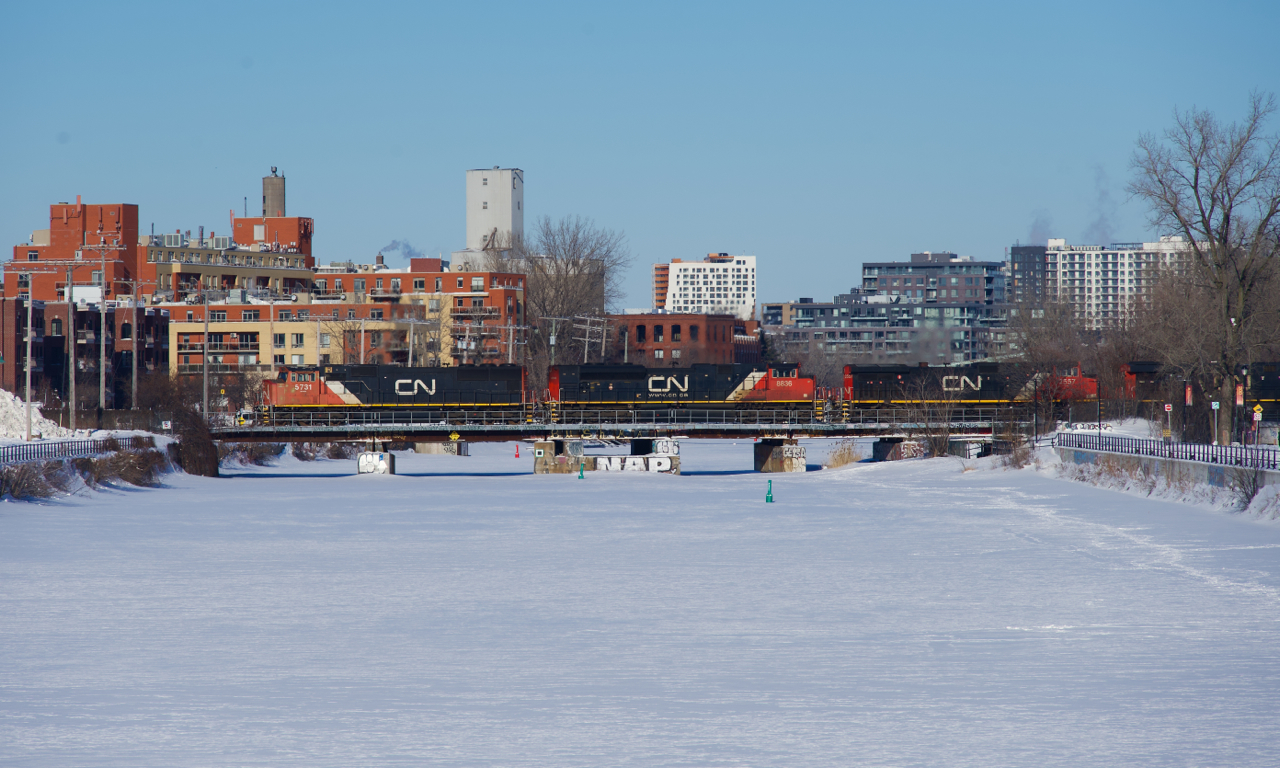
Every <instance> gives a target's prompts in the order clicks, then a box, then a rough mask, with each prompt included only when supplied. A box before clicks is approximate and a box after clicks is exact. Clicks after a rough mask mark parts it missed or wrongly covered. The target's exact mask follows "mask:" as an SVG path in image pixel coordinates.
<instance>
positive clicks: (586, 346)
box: [573, 316, 609, 365]
mask: <svg viewBox="0 0 1280 768" xmlns="http://www.w3.org/2000/svg"><path fill="white" fill-rule="evenodd" d="M573 320H574V323H573V327H574V328H575V329H578V330H581V331H582V335H581V336H575V337H574V339H575V340H577V341H581V342H582V364H583V365H586V363H587V354H588V353H589V352H590V350H591V342H593V341H595V338H596V332H597V330H598V331H599V333H600V362H604V337H605V335H606V334H605V329H606V328H607V327H608V323H609V321H608V320H606V319H605V318H603V317H585V316H578V317H575V318H573ZM579 320H580V321H582V322H578V321H579ZM597 322H598V323H600V326H599V329H597V328H596V325H595V324H596V323H597Z"/></svg>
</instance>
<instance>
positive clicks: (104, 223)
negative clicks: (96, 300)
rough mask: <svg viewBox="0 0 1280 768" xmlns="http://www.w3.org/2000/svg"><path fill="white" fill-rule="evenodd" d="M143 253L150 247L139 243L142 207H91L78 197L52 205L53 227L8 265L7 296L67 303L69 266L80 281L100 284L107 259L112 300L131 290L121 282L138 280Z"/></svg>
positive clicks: (38, 235) (37, 235)
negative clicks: (123, 288)
mask: <svg viewBox="0 0 1280 768" xmlns="http://www.w3.org/2000/svg"><path fill="white" fill-rule="evenodd" d="M139 253H142V254H145V253H146V246H141V245H139V244H138V206H136V205H132V204H128V203H112V204H107V205H87V204H85V203H82V202H81V201H80V198H79V196H77V197H76V202H75V203H56V204H54V205H51V206H49V228H48V229H43V230H36V231H35V232H33V233H32V237H31V242H30V243H29V244H23V245H15V246H14V247H13V261H10V262H7V263H6V264H5V265H4V295H5V297H7V298H13V297H18V296H31V297H33V298H35V299H36V300H37V301H66V292H65V289H66V283H67V272H68V270H70V271H71V279H72V281H73V282H74V283H75V284H76V285H80V286H93V285H97V284H98V281H99V278H100V272H101V270H102V262H103V259H104V257H105V260H106V270H107V296H108V298H110V297H111V296H113V295H114V294H115V293H116V292H122V293H128V292H129V291H128V290H127V289H125V290H123V291H122V290H120V289H121V288H122V286H121V285H120V284H119V283H118V282H117V281H120V280H131V279H135V278H136V275H137V274H138V260H139ZM143 258H144V259H145V255H144V256H143ZM94 292H95V293H96V289H95V290H94Z"/></svg>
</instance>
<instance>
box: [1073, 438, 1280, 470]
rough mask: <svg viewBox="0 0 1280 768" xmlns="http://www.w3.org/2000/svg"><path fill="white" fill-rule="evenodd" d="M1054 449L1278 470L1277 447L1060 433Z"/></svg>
mask: <svg viewBox="0 0 1280 768" xmlns="http://www.w3.org/2000/svg"><path fill="white" fill-rule="evenodd" d="M1054 446H1055V447H1057V448H1079V449H1081V450H1084V451H1099V452H1102V453H1123V454H1127V455H1130V456H1152V457H1155V458H1160V459H1179V460H1181V461H1198V462H1202V463H1205V464H1219V465H1222V466H1228V467H1256V468H1258V469H1280V450H1277V449H1275V448H1262V447H1257V448H1254V447H1250V446H1245V445H1204V444H1202V443H1166V442H1164V441H1163V440H1144V439H1142V438H1137V437H1113V436H1110V435H1094V434H1083V433H1070V432H1068V433H1059V434H1058V437H1057V439H1056V440H1055V441H1054Z"/></svg>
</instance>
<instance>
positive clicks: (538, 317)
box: [486, 216, 631, 387]
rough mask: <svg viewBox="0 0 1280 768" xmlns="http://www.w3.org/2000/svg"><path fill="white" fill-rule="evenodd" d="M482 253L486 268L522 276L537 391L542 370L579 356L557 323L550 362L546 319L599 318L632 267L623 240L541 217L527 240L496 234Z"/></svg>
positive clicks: (565, 327)
mask: <svg viewBox="0 0 1280 768" xmlns="http://www.w3.org/2000/svg"><path fill="white" fill-rule="evenodd" d="M487 250H488V251H489V254H488V258H487V259H486V262H487V263H486V266H487V267H488V269H490V270H492V271H495V272H516V273H521V274H523V275H524V276H525V289H524V298H525V319H526V322H527V323H528V324H529V325H530V327H531V329H532V330H531V332H530V334H529V338H528V343H527V345H526V347H525V351H526V355H525V356H526V359H527V360H528V361H529V362H530V363H531V372H532V375H534V376H535V377H537V378H538V380H537V381H536V382H535V386H538V387H541V386H542V385H543V384H544V383H545V382H543V381H542V380H541V379H542V377H545V375H546V374H545V368H546V366H547V365H551V364H555V363H556V362H566V361H571V360H580V359H581V357H582V347H581V346H580V345H579V344H578V342H576V341H574V340H573V339H572V336H573V335H574V334H573V333H572V332H571V330H570V321H557V325H558V327H557V328H556V331H557V333H556V334H555V335H556V346H555V359H554V360H553V359H552V354H551V335H552V327H551V325H550V323H549V318H573V317H600V316H602V315H604V314H605V313H607V312H609V311H610V310H612V309H615V308H616V305H617V302H618V301H619V300H620V299H621V298H622V279H623V277H624V275H625V273H626V270H627V268H628V267H629V266H630V265H631V253H630V251H629V250H628V248H627V243H626V236H625V235H624V234H623V233H622V232H615V231H613V230H611V229H606V228H603V227H598V226H596V224H595V222H593V221H592V220H591V219H587V218H583V217H581V216H565V217H563V218H561V219H558V220H555V221H553V220H552V219H550V218H549V217H546V216H544V217H542V218H541V219H539V220H538V221H537V223H536V224H535V226H534V228H533V231H532V233H531V235H529V236H525V237H519V236H513V235H512V234H511V233H509V232H508V233H498V235H497V237H496V238H495V241H494V244H493V245H492V246H491V247H490V248H488V249H487Z"/></svg>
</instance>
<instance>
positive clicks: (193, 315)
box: [187, 309, 196, 323]
mask: <svg viewBox="0 0 1280 768" xmlns="http://www.w3.org/2000/svg"><path fill="white" fill-rule="evenodd" d="M195 319H196V313H194V312H192V311H191V310H189V309H188V310H187V322H188V323H190V322H192V321H193V320H195Z"/></svg>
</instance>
